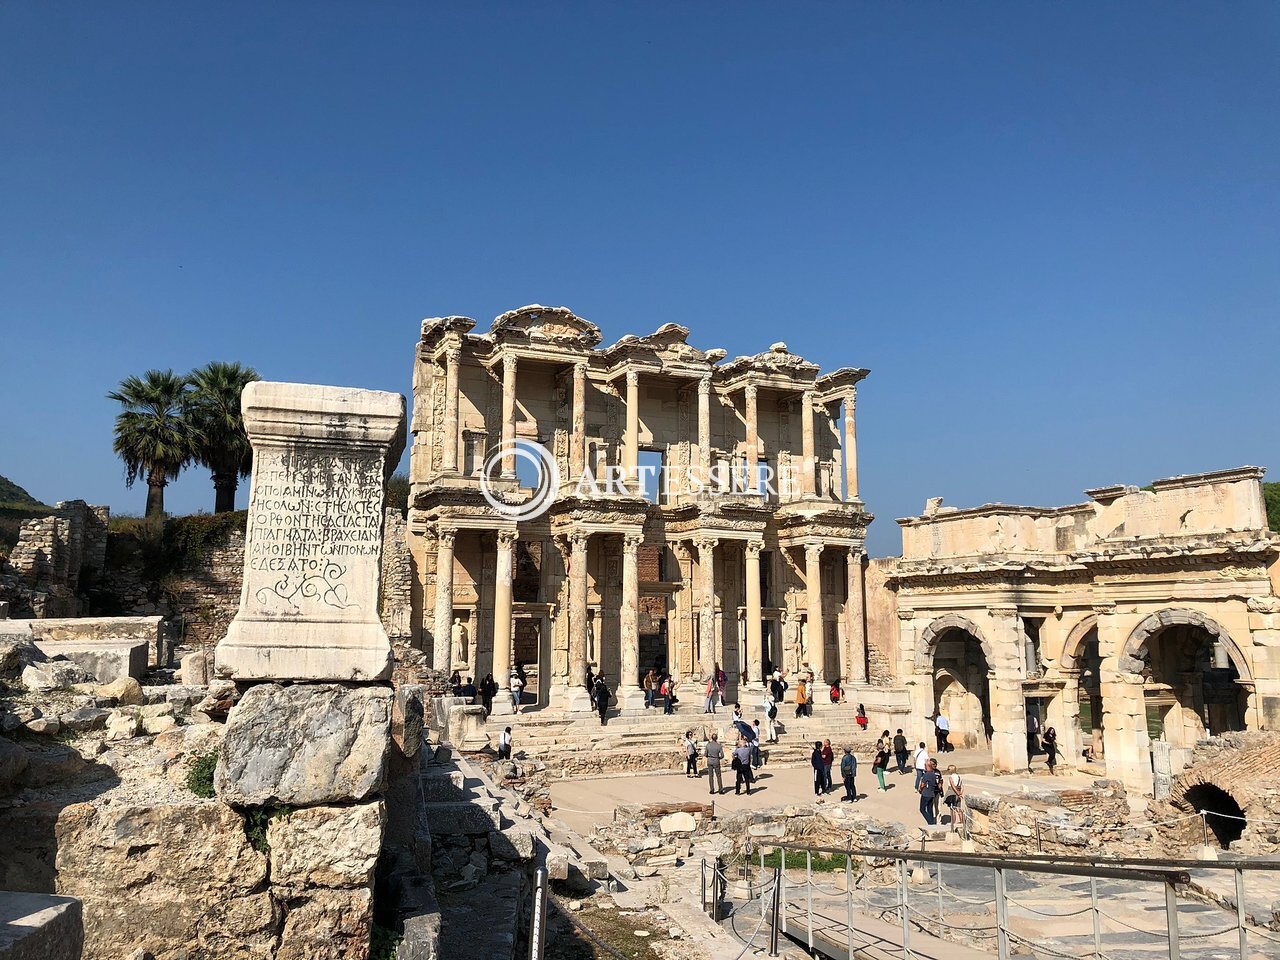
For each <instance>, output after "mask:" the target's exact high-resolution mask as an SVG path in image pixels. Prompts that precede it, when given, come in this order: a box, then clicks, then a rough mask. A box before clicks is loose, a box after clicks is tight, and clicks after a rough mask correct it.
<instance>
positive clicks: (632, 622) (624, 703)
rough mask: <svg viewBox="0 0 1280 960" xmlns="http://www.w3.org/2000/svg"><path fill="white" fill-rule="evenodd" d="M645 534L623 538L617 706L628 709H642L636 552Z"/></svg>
mask: <svg viewBox="0 0 1280 960" xmlns="http://www.w3.org/2000/svg"><path fill="white" fill-rule="evenodd" d="M642 543H644V537H643V536H641V535H640V534H638V533H628V534H624V535H623V538H622V606H621V608H620V610H619V620H620V623H619V627H620V633H621V634H622V650H621V657H620V662H621V664H622V667H621V674H622V676H621V677H619V678H618V709H620V710H622V711H624V712H627V713H630V712H632V711H635V710H639V711H643V710H644V687H643V680H642V678H641V676H640V624H639V617H640V571H639V552H640V544H642Z"/></svg>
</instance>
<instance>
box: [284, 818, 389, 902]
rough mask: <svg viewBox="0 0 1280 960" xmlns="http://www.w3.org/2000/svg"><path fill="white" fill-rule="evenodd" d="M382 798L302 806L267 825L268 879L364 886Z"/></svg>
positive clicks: (373, 857)
mask: <svg viewBox="0 0 1280 960" xmlns="http://www.w3.org/2000/svg"><path fill="white" fill-rule="evenodd" d="M386 821H387V814H386V809H385V808H384V806H383V804H382V801H380V800H378V801H375V802H373V803H361V804H356V805H354V806H349V807H307V808H305V809H302V810H295V811H294V812H293V813H291V814H289V815H288V816H284V817H278V818H276V819H274V820H272V821H271V824H270V826H268V827H267V846H268V847H269V849H270V851H271V882H272V883H276V884H284V885H286V886H289V887H294V888H299V889H300V888H303V887H343V888H352V887H364V886H368V885H369V884H370V883H372V882H373V869H374V867H375V866H377V863H378V853H379V851H380V850H381V848H382V834H383V830H384V828H385V827H386Z"/></svg>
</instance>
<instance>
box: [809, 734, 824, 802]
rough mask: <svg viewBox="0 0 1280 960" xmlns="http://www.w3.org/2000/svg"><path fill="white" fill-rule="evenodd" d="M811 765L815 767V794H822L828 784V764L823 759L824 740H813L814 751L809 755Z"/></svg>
mask: <svg viewBox="0 0 1280 960" xmlns="http://www.w3.org/2000/svg"><path fill="white" fill-rule="evenodd" d="M809 766H811V767H813V795H814V796H815V797H820V796H822V793H823V790H824V789H825V787H826V785H827V765H826V763H825V761H823V759H822V741H821V740H815V741H813V753H812V754H810V755H809Z"/></svg>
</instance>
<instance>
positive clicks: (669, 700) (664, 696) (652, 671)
mask: <svg viewBox="0 0 1280 960" xmlns="http://www.w3.org/2000/svg"><path fill="white" fill-rule="evenodd" d="M719 666H720V665H719V664H716V669H717V670H719ZM677 682H678V681H677V679H676V677H675V676H674V675H673V674H671V673H669V672H668V671H666V670H659V669H658V668H657V667H650V668H649V672H648V673H646V674H645V675H644V680H643V681H642V682H641V684H640V685H641V686H642V687H644V708H645V709H646V710H648V709H649V708H650V707H656V706H657V705H658V701H659V700H661V701H662V712H663V713H664V714H671V713H675V712H676V704H677V703H679V702H680V700H679V698H678V697H677V696H676V684H677ZM720 689H721V690H723V687H721V688H720Z"/></svg>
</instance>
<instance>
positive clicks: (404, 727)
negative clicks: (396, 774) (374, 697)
mask: <svg viewBox="0 0 1280 960" xmlns="http://www.w3.org/2000/svg"><path fill="white" fill-rule="evenodd" d="M426 696H427V688H426V687H425V686H423V685H422V684H420V683H402V684H400V685H399V686H397V687H396V695H395V704H394V708H393V710H392V714H391V738H392V739H393V740H394V741H395V744H396V746H397V747H398V748H399V749H400V752H401V753H403V754H404V755H405V756H406V757H413V756H417V754H418V750H419V749H420V748H421V747H422V732H423V729H424V728H425V723H426V722H425V706H424V705H425V703H426Z"/></svg>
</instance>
